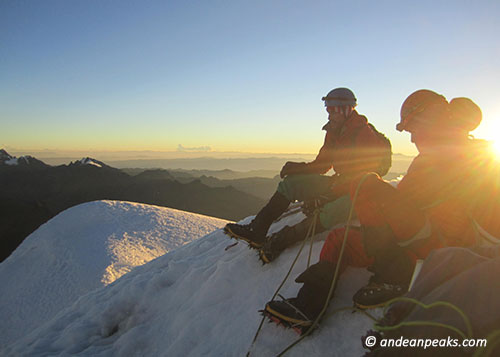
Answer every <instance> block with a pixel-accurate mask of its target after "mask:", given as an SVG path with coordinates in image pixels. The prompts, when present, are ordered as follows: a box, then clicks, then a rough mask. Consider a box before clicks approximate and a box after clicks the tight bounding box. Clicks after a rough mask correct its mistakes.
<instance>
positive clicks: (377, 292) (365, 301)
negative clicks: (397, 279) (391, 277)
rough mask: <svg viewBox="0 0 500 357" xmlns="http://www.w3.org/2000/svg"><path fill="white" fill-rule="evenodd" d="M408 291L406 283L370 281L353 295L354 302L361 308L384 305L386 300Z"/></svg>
mask: <svg viewBox="0 0 500 357" xmlns="http://www.w3.org/2000/svg"><path fill="white" fill-rule="evenodd" d="M407 292H408V284H389V283H377V282H375V281H372V282H370V283H368V285H366V286H364V287H362V288H361V289H359V290H358V291H357V292H356V294H354V296H353V298H352V299H353V301H354V304H355V305H356V306H357V307H359V308H361V309H372V308H376V307H381V306H384V305H385V304H386V303H387V302H388V301H390V300H392V299H394V298H397V297H400V296H403V295H404V294H406V293H407Z"/></svg>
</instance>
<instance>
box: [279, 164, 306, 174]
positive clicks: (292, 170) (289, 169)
mask: <svg viewBox="0 0 500 357" xmlns="http://www.w3.org/2000/svg"><path fill="white" fill-rule="evenodd" d="M303 166H304V163H303V162H292V161H288V162H287V163H286V164H285V165H283V168H282V169H281V172H280V177H281V178H285V176H288V175H293V174H297V173H299V172H300V169H301V168H302V167H303Z"/></svg>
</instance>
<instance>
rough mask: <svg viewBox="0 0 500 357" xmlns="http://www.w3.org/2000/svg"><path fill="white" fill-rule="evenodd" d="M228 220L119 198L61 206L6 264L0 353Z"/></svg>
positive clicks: (0, 275)
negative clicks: (84, 300)
mask: <svg viewBox="0 0 500 357" xmlns="http://www.w3.org/2000/svg"><path fill="white" fill-rule="evenodd" d="M226 223H227V221H224V220H221V219H217V218H212V217H207V216H202V215H198V214H194V213H188V212H183V211H178V210H175V209H171V208H165V207H156V206H149V205H144V204H139V203H130V202H118V201H95V202H90V203H84V204H81V205H78V206H75V207H72V208H70V209H68V210H66V211H64V212H61V213H60V214H59V215H57V216H56V217H54V218H52V219H51V220H50V221H48V222H47V223H45V224H44V225H42V226H41V227H40V228H39V229H37V230H36V231H35V232H33V233H32V234H31V235H30V236H28V237H27V238H26V239H25V240H24V242H23V243H22V244H21V245H20V246H19V247H18V248H17V249H16V250H15V251H14V252H13V253H12V255H11V256H10V257H9V258H7V259H6V260H5V261H4V262H2V263H1V264H0V284H1V286H2V294H1V296H2V297H1V299H0V300H1V304H0V316H2V319H0V355H5V354H3V353H2V352H1V347H2V346H5V345H6V344H7V343H9V342H11V341H14V340H16V339H18V338H20V337H22V336H25V335H26V333H27V332H29V331H32V330H33V329H34V328H36V327H37V326H39V325H40V324H42V323H43V322H45V321H47V320H49V319H51V318H53V317H54V316H55V315H56V313H57V312H59V311H60V310H61V309H63V308H65V307H68V306H71V305H72V304H73V303H74V302H75V301H76V300H77V299H78V298H79V297H80V296H82V295H85V294H87V293H88V292H90V291H92V290H95V289H98V288H100V287H103V286H105V285H108V284H110V283H112V282H114V281H115V280H116V279H118V278H120V277H121V276H122V275H124V274H126V273H128V272H129V271H131V270H132V269H133V268H135V267H137V266H140V265H143V264H145V263H147V262H149V261H151V260H152V259H155V258H157V257H159V256H161V255H163V254H165V253H167V252H169V251H171V250H174V249H176V248H178V247H180V246H182V245H184V244H186V243H188V242H191V241H193V240H195V239H198V238H200V237H202V236H204V235H206V234H207V233H210V232H212V231H213V230H214V229H217V228H220V227H222V226H223V225H225V224H226Z"/></svg>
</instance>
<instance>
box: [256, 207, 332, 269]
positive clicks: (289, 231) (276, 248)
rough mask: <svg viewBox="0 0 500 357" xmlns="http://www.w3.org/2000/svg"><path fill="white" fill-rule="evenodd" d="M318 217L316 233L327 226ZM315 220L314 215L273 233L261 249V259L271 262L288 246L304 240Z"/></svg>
mask: <svg viewBox="0 0 500 357" xmlns="http://www.w3.org/2000/svg"><path fill="white" fill-rule="evenodd" d="M316 219H317V221H316V234H318V233H321V232H324V231H325V228H324V227H323V226H322V225H321V223H320V220H319V217H317V218H316ZM313 220H314V216H313V217H307V218H306V219H304V220H303V221H301V222H300V223H297V224H296V225H294V226H291V227H290V226H285V227H284V228H283V229H282V230H280V231H279V232H276V233H273V234H272V235H271V236H270V237H268V238H267V239H266V242H265V243H264V245H263V246H262V248H261V249H260V251H259V255H260V259H262V261H263V262H264V263H270V262H272V261H273V260H274V259H276V258H277V257H278V255H280V254H281V252H282V251H284V250H285V249H286V248H288V247H290V246H292V245H293V244H295V243H297V242H300V241H303V240H304V239H305V238H306V235H307V232H308V231H309V228H310V226H311V224H313Z"/></svg>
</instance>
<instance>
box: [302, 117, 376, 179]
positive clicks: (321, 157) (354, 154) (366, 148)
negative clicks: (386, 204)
mask: <svg viewBox="0 0 500 357" xmlns="http://www.w3.org/2000/svg"><path fill="white" fill-rule="evenodd" d="M323 130H325V131H326V136H325V142H324V144H323V146H322V147H321V149H320V150H319V153H318V155H317V156H316V159H314V161H312V162H309V163H303V165H302V166H301V167H298V171H300V173H316V174H324V173H326V172H327V171H328V170H330V169H331V168H333V169H334V171H335V173H336V174H338V175H342V176H352V175H356V174H360V173H364V172H371V171H376V170H377V168H378V167H379V165H380V157H381V152H383V151H384V150H385V146H384V142H383V141H382V140H381V138H380V136H379V135H378V134H377V133H376V132H375V131H374V130H373V128H372V127H371V126H370V125H369V124H368V120H367V119H366V117H365V116H363V115H360V114H358V113H357V112H356V111H353V112H352V114H351V116H350V117H349V119H348V120H347V121H346V122H345V123H344V125H343V126H342V127H341V128H339V129H337V130H335V129H333V128H332V126H331V125H330V123H327V124H326V125H325V126H324V127H323Z"/></svg>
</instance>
